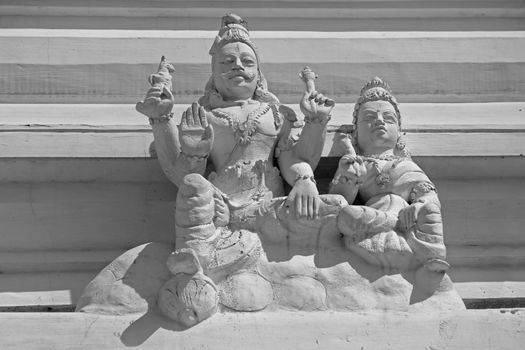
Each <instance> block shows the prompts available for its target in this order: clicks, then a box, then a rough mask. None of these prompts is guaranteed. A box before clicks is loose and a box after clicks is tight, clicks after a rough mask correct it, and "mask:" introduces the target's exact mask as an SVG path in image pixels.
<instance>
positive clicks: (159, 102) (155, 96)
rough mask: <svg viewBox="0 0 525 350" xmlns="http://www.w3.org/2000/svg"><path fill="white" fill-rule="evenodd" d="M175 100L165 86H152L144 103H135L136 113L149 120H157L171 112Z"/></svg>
mask: <svg viewBox="0 0 525 350" xmlns="http://www.w3.org/2000/svg"><path fill="white" fill-rule="evenodd" d="M174 102H175V100H174V98H173V94H172V93H171V91H170V89H169V88H168V87H167V86H166V85H159V86H154V87H152V88H151V89H149V90H148V92H147V94H146V98H145V99H144V101H140V102H137V105H136V106H135V108H136V109H137V111H138V112H140V113H142V114H144V115H145V116H147V117H149V118H151V119H159V118H160V117H162V116H163V115H167V114H169V113H170V112H171V109H172V108H173V104H174Z"/></svg>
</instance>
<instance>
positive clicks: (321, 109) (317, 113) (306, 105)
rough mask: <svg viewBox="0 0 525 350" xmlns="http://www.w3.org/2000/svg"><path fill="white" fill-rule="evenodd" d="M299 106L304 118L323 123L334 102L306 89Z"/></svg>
mask: <svg viewBox="0 0 525 350" xmlns="http://www.w3.org/2000/svg"><path fill="white" fill-rule="evenodd" d="M299 106H300V107H301V112H303V114H304V116H305V117H306V118H309V119H310V120H312V121H314V120H315V121H318V122H321V123H325V122H326V121H327V120H328V117H329V116H330V112H332V109H333V108H334V106H335V102H334V100H332V99H329V98H327V97H325V96H324V95H323V94H321V93H319V92H317V91H313V92H308V91H307V92H305V93H304V94H303V98H302V99H301V102H300V103H299Z"/></svg>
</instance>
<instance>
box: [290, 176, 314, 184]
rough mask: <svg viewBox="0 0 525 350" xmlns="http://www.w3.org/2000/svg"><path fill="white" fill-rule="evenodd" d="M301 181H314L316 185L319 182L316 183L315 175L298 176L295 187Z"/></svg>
mask: <svg viewBox="0 0 525 350" xmlns="http://www.w3.org/2000/svg"><path fill="white" fill-rule="evenodd" d="M299 180H310V181H312V182H313V183H314V184H317V182H316V181H315V178H314V176H313V175H297V177H296V178H295V181H294V182H293V183H294V185H295V183H296V182H297V181H299Z"/></svg>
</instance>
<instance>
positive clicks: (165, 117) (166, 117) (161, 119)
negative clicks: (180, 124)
mask: <svg viewBox="0 0 525 350" xmlns="http://www.w3.org/2000/svg"><path fill="white" fill-rule="evenodd" d="M171 118H173V113H169V114H166V115H161V116H160V117H158V118H149V123H150V124H151V125H153V124H162V123H167V122H168V120H170V119H171Z"/></svg>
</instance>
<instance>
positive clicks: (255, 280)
mask: <svg viewBox="0 0 525 350" xmlns="http://www.w3.org/2000/svg"><path fill="white" fill-rule="evenodd" d="M219 288H220V296H221V297H220V300H221V304H222V305H224V306H226V307H227V308H229V309H232V310H235V311H259V310H263V309H264V308H265V307H267V306H268V305H269V304H270V303H271V302H273V299H274V292H273V290H272V285H271V284H270V283H269V282H268V281H267V280H265V279H264V278H263V277H262V276H261V275H258V274H255V273H251V272H241V273H238V274H235V275H233V276H231V277H229V278H228V279H226V280H225V281H224V282H222V283H221V284H220V285H219Z"/></svg>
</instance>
